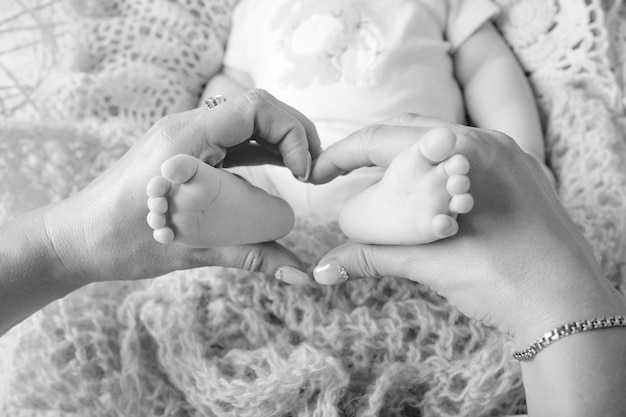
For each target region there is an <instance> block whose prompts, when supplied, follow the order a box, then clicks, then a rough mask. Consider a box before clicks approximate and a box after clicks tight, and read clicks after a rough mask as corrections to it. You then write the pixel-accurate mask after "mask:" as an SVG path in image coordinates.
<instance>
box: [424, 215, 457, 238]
mask: <svg viewBox="0 0 626 417" xmlns="http://www.w3.org/2000/svg"><path fill="white" fill-rule="evenodd" d="M430 227H431V230H432V232H433V234H434V235H435V236H436V237H437V238H439V239H444V238H446V237H450V236H454V235H455V234H456V233H457V232H458V231H459V225H458V223H457V222H456V220H454V219H453V218H452V217H450V216H448V215H447V214H439V215H437V216H435V217H433V219H432V220H431V222H430Z"/></svg>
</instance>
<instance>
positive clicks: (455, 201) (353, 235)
mask: <svg viewBox="0 0 626 417" xmlns="http://www.w3.org/2000/svg"><path fill="white" fill-rule="evenodd" d="M455 145H456V136H455V135H454V132H452V131H451V130H449V129H439V128H438V129H432V130H431V131H430V132H428V133H427V134H426V135H425V136H424V137H423V138H422V139H421V140H420V141H418V142H417V143H415V144H414V145H413V146H411V147H410V148H408V149H406V150H405V151H403V152H401V153H400V154H398V155H397V156H396V158H394V160H393V161H392V163H391V164H390V166H389V168H388V169H387V170H386V171H385V174H384V176H383V178H382V179H381V181H380V182H379V183H377V184H374V185H373V186H372V187H370V188H368V189H366V190H365V191H364V192H363V193H361V194H359V195H357V196H356V197H354V198H352V199H351V200H349V201H347V202H346V204H345V205H344V206H343V208H342V209H341V212H340V214H339V225H340V227H341V229H342V230H343V232H344V233H345V234H346V236H348V237H349V238H350V239H352V240H355V241H358V242H361V243H375V244H388V245H413V244H423V243H429V242H433V241H435V240H439V239H443V238H447V237H450V236H454V235H455V234H456V233H457V232H458V224H457V222H456V217H457V215H458V214H463V213H467V212H469V211H470V210H471V209H472V207H473V199H472V196H471V194H469V186H470V181H469V178H468V177H467V173H468V172H469V161H468V160H467V158H465V157H464V156H463V155H460V154H455V153H454V149H455Z"/></svg>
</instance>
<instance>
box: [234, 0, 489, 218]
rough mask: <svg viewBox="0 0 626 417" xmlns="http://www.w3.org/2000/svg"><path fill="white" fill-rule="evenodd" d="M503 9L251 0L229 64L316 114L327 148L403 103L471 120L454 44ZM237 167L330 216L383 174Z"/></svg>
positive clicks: (478, 3) (441, 2)
mask: <svg viewBox="0 0 626 417" xmlns="http://www.w3.org/2000/svg"><path fill="white" fill-rule="evenodd" d="M498 11H499V9H498V7H497V6H496V5H495V4H494V3H492V2H491V1H490V0H385V1H363V0H242V1H241V2H240V3H239V4H238V6H237V7H236V8H235V11H234V15H233V25H232V30H231V34H230V37H229V41H228V45H227V49H226V55H225V58H224V65H225V66H228V67H232V68H235V69H238V70H240V71H244V72H246V73H248V74H249V75H250V77H251V78H252V80H253V82H254V85H255V87H259V88H263V89H266V90H267V91H269V92H270V93H271V94H273V95H274V96H276V97H277V98H278V99H280V100H282V101H284V102H286V103H287V104H289V105H291V106H293V107H294V108H296V109H298V110H299V111H301V112H302V113H303V114H304V115H306V116H307V117H309V118H310V119H311V120H312V121H313V122H315V124H316V126H317V128H318V132H319V133H320V138H321V140H322V146H323V147H324V148H326V147H328V146H329V145H331V144H333V143H334V142H336V141H337V140H339V139H341V138H343V137H345V136H346V135H348V134H350V133H352V132H354V131H356V130H358V129H360V128H362V127H364V126H367V125H370V124H373V123H376V122H380V121H383V120H385V119H387V118H389V117H392V116H395V115H397V114H399V113H403V112H411V113H419V114H422V115H426V116H431V117H436V118H439V119H444V120H449V121H453V122H463V121H464V118H465V111H464V103H463V97H462V92H461V89H460V87H459V85H458V83H457V81H456V79H455V78H454V67H453V60H452V54H453V53H454V51H455V50H456V49H457V48H458V47H459V46H460V45H461V44H462V43H463V42H464V41H465V40H467V38H468V37H470V36H471V35H472V34H473V33H474V32H475V31H476V30H477V29H478V28H479V27H480V26H481V25H483V24H484V23H485V22H486V21H488V20H489V19H491V18H492V17H493V16H494V15H496V14H497V13H498ZM237 172H238V173H239V174H241V175H243V176H244V177H246V178H248V179H249V180H250V181H251V182H252V183H254V184H256V185H258V186H260V187H262V188H264V189H266V190H267V191H269V192H272V193H274V194H276V195H279V196H280V197H282V198H284V199H286V200H287V201H288V202H289V203H290V204H291V205H292V206H293V207H294V209H295V210H297V211H301V210H304V211H314V212H318V213H320V214H322V215H324V216H330V218H331V219H333V218H336V213H337V211H338V209H339V208H340V207H341V205H342V203H343V202H344V201H346V199H348V198H349V197H351V196H353V195H355V194H356V193H359V192H360V191H362V190H363V189H365V188H366V187H368V186H369V185H371V184H373V183H375V182H376V181H378V180H379V179H380V177H381V170H380V169H376V168H365V169H361V170H358V171H355V172H353V173H351V174H350V175H347V176H345V177H341V178H339V179H337V180H335V181H333V182H332V183H330V184H328V185H322V186H313V185H310V184H302V183H299V182H298V181H297V180H295V179H294V178H293V177H292V176H291V174H290V173H289V172H288V171H287V170H286V169H284V168H278V167H267V166H266V167H255V168H244V169H238V170H237Z"/></svg>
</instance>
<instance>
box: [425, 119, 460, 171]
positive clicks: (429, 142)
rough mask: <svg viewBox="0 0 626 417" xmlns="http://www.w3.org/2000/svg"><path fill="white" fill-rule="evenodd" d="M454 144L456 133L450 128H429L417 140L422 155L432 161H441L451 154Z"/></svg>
mask: <svg viewBox="0 0 626 417" xmlns="http://www.w3.org/2000/svg"><path fill="white" fill-rule="evenodd" d="M455 146H456V135H455V134H454V132H453V131H452V130H450V129H445V128H435V129H431V130H430V131H429V132H428V133H426V135H425V136H424V137H423V138H422V140H420V141H419V149H420V152H421V153H422V155H423V156H424V157H425V158H426V159H428V160H429V161H431V162H433V163H437V162H441V161H443V160H445V159H447V158H449V157H450V155H452V152H453V151H454V147H455Z"/></svg>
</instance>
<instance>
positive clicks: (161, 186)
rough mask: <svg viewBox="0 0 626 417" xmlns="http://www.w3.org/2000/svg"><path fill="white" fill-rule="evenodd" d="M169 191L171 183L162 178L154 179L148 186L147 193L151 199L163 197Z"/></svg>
mask: <svg viewBox="0 0 626 417" xmlns="http://www.w3.org/2000/svg"><path fill="white" fill-rule="evenodd" d="M169 189H170V183H169V181H167V180H166V179H165V178H163V177H161V176H159V177H153V178H152V179H151V180H150V181H148V185H146V193H147V194H148V196H149V197H163V196H164V195H165V194H166V193H167V192H168V190H169Z"/></svg>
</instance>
